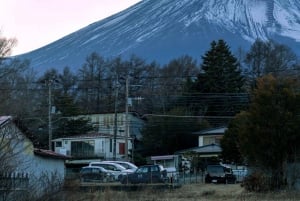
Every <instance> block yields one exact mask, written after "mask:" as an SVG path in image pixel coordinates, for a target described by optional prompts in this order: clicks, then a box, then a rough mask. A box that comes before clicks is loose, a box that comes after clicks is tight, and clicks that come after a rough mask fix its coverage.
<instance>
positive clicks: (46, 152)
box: [33, 149, 71, 160]
mask: <svg viewBox="0 0 300 201" xmlns="http://www.w3.org/2000/svg"><path fill="white" fill-rule="evenodd" d="M33 152H34V154H36V155H39V156H42V157H47V158H55V159H63V160H66V159H70V158H71V157H69V156H66V155H63V154H59V153H56V152H54V151H51V150H45V149H34V151H33Z"/></svg>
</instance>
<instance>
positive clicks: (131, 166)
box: [103, 161, 138, 172]
mask: <svg viewBox="0 0 300 201" xmlns="http://www.w3.org/2000/svg"><path fill="white" fill-rule="evenodd" d="M103 162H109V163H117V164H119V165H122V166H123V167H124V168H126V169H127V170H132V172H134V171H135V170H136V169H137V168H138V167H137V166H136V165H135V164H133V163H130V162H127V161H103Z"/></svg>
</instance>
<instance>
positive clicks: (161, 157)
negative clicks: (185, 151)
mask: <svg viewBox="0 0 300 201" xmlns="http://www.w3.org/2000/svg"><path fill="white" fill-rule="evenodd" d="M174 157H177V155H163V156H151V160H153V161H155V160H168V159H173V158H174Z"/></svg>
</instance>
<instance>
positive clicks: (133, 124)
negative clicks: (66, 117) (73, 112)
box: [73, 112, 144, 140]
mask: <svg viewBox="0 0 300 201" xmlns="http://www.w3.org/2000/svg"><path fill="white" fill-rule="evenodd" d="M115 115H116V116H115ZM82 117H83V118H86V119H89V120H90V121H91V123H92V125H93V127H94V131H95V132H97V133H105V134H109V135H114V133H115V129H116V131H117V133H116V134H117V136H125V134H126V132H125V131H126V126H128V136H129V137H133V138H136V139H138V140H140V139H141V137H142V136H141V129H142V128H143V126H144V121H143V120H142V119H141V118H140V117H139V115H138V114H137V113H134V112H130V113H128V116H127V118H128V121H127V122H126V113H116V114H115V113H103V114H88V115H79V116H76V117H73V118H82ZM115 119H117V121H116V122H115Z"/></svg>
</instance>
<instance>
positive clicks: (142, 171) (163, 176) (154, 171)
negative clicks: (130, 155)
mask: <svg viewBox="0 0 300 201" xmlns="http://www.w3.org/2000/svg"><path fill="white" fill-rule="evenodd" d="M167 180H168V177H167V170H166V169H164V168H163V166H161V165H144V166H140V167H139V168H138V169H137V170H136V171H135V172H133V173H131V174H128V175H126V176H124V177H123V178H122V180H121V183H122V184H128V183H130V184H139V183H165V182H166V181H167Z"/></svg>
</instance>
